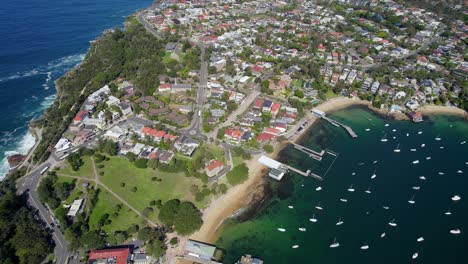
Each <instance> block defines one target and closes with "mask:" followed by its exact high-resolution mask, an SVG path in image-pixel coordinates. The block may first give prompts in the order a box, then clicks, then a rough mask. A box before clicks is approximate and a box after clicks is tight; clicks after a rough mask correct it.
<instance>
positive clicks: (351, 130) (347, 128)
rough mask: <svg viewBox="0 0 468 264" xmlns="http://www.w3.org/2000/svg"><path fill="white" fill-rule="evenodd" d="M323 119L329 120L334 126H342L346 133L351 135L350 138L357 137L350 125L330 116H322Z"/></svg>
mask: <svg viewBox="0 0 468 264" xmlns="http://www.w3.org/2000/svg"><path fill="white" fill-rule="evenodd" d="M322 118H323V119H325V120H327V121H328V122H330V123H331V124H332V125H334V126H336V127H342V128H344V129H345V130H346V132H348V134H349V135H350V136H351V137H352V138H357V134H356V133H355V132H354V131H353V129H352V128H351V127H350V126H347V125H344V124H342V123H340V122H338V121H336V120H333V119H331V118H328V117H326V116H322Z"/></svg>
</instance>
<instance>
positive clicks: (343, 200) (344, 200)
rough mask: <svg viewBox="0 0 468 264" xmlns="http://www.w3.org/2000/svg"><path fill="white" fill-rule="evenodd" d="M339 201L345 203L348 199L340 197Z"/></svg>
mask: <svg viewBox="0 0 468 264" xmlns="http://www.w3.org/2000/svg"><path fill="white" fill-rule="evenodd" d="M340 201H342V202H343V203H346V202H348V199H344V198H341V199H340Z"/></svg>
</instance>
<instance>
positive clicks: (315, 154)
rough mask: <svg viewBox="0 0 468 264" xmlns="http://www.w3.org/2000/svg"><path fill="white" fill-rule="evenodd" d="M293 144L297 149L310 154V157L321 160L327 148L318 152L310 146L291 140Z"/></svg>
mask: <svg viewBox="0 0 468 264" xmlns="http://www.w3.org/2000/svg"><path fill="white" fill-rule="evenodd" d="M291 144H292V145H293V146H294V148H295V149H297V150H299V151H302V152H304V153H305V154H307V155H309V157H311V158H313V159H316V160H318V161H321V160H322V158H323V154H325V150H322V151H320V152H317V151H315V150H312V149H310V148H307V147H304V146H301V145H299V144H296V143H294V142H291Z"/></svg>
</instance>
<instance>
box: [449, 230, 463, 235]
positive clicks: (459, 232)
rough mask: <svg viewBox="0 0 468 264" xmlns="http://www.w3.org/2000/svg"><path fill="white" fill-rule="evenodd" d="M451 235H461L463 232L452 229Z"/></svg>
mask: <svg viewBox="0 0 468 264" xmlns="http://www.w3.org/2000/svg"><path fill="white" fill-rule="evenodd" d="M450 234H454V235H459V234H461V231H460V229H452V230H450Z"/></svg>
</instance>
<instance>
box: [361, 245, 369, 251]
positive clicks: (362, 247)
mask: <svg viewBox="0 0 468 264" xmlns="http://www.w3.org/2000/svg"><path fill="white" fill-rule="evenodd" d="M361 249H362V250H368V249H369V245H367V244H364V245H362V246H361Z"/></svg>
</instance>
